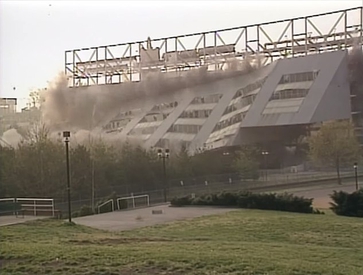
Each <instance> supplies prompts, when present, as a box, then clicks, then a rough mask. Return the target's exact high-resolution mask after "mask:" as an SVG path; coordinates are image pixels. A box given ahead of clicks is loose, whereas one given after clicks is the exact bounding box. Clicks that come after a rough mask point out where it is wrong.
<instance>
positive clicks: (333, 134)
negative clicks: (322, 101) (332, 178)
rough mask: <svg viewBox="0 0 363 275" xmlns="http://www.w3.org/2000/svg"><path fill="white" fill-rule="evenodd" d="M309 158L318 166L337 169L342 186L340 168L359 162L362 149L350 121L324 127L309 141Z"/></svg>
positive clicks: (332, 123) (337, 122) (336, 122)
mask: <svg viewBox="0 0 363 275" xmlns="http://www.w3.org/2000/svg"><path fill="white" fill-rule="evenodd" d="M308 143H309V156H310V158H311V160H312V161H313V162H314V163H315V164H318V165H322V166H331V167H335V169H336V172H337V178H338V183H339V184H341V178H340V167H341V166H342V165H347V164H350V165H352V164H353V163H354V162H357V161H358V159H359V158H360V155H361V148H360V145H359V143H358V140H357V138H356V137H355V135H354V126H353V125H352V123H350V122H349V121H335V122H331V123H327V124H323V126H322V127H321V128H320V129H319V131H318V132H317V133H316V134H315V135H312V136H311V137H310V138H309V139H308Z"/></svg>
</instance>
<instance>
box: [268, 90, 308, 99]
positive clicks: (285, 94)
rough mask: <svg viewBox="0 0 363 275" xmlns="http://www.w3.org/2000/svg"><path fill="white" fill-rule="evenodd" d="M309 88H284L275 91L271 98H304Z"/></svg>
mask: <svg viewBox="0 0 363 275" xmlns="http://www.w3.org/2000/svg"><path fill="white" fill-rule="evenodd" d="M308 92H309V89H286V90H281V91H275V92H274V93H273V94H272V96H271V98H270V101H271V100H279V99H289V98H304V97H306V96H307V94H308Z"/></svg>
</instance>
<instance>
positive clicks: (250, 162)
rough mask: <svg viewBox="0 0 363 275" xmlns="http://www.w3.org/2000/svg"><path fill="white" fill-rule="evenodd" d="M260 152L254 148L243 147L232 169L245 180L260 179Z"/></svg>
mask: <svg viewBox="0 0 363 275" xmlns="http://www.w3.org/2000/svg"><path fill="white" fill-rule="evenodd" d="M258 155H259V151H258V149H257V148H256V147H253V146H243V147H241V149H240V150H239V151H238V152H237V156H236V158H235V159H234V161H233V164H232V167H233V168H234V170H235V171H236V172H237V173H239V174H240V175H241V177H242V178H243V179H258V177H259V173H258V168H259V161H258Z"/></svg>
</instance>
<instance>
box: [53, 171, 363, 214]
mask: <svg viewBox="0 0 363 275" xmlns="http://www.w3.org/2000/svg"><path fill="white" fill-rule="evenodd" d="M259 174H260V176H259V179H257V180H251V179H243V177H242V176H241V175H239V174H223V175H209V176H203V177H194V178H187V179H172V180H169V181H168V188H167V198H168V200H170V199H171V198H173V197H177V196H184V195H190V194H192V193H194V194H205V193H212V192H219V191H222V190H226V191H238V190H263V189H271V188H278V187H279V186H280V187H282V186H284V185H290V184H297V185H304V184H308V183H309V182H315V181H321V180H335V179H337V173H336V171H332V170H325V171H304V172H293V173H292V172H286V171H282V170H261V171H260V172H259ZM340 175H341V177H342V178H343V179H344V178H353V177H354V170H353V169H351V168H346V169H341V173H340ZM358 175H359V177H361V176H363V170H360V171H358ZM128 189H129V190H132V189H131V188H130V187H128ZM124 190H125V186H114V187H113V188H112V189H110V190H103V191H104V192H103V194H109V195H110V194H111V193H113V192H115V193H116V194H117V196H116V198H121V197H130V196H131V194H132V196H134V197H135V198H136V197H137V196H141V195H148V198H149V202H148V204H149V205H155V204H160V203H164V189H162V188H161V186H159V188H158V189H154V190H147V189H145V190H141V191H139V192H134V193H125V192H124ZM118 191H119V192H118ZM94 201H95V202H96V205H94V206H92V200H91V199H86V200H77V201H72V202H71V205H72V210H73V211H76V210H78V209H80V208H81V207H82V206H83V205H87V206H90V207H97V202H99V201H104V197H97V198H95V200H94ZM67 207H68V204H67V202H66V201H60V200H58V201H57V202H56V209H57V210H61V211H63V212H64V213H66V211H67V209H68V208H67ZM117 207H118V206H117V205H115V207H114V208H115V209H117Z"/></svg>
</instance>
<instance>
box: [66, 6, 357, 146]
mask: <svg viewBox="0 0 363 275" xmlns="http://www.w3.org/2000/svg"><path fill="white" fill-rule="evenodd" d="M329 23H330V25H329ZM319 25H322V27H321V28H319ZM327 26H328V27H327ZM362 34H363V9H362V7H358V8H352V9H347V10H342V11H335V12H329V13H324V14H319V15H312V16H306V17H299V18H293V19H288V20H281V21H275V22H270V23H262V24H256V25H249V26H244V27H237V28H230V29H224V30H217V31H211V32H205V33H198V34H188V35H182V36H175V37H168V38H160V39H148V40H146V41H139V42H132V43H124V44H118V45H109V46H100V47H92V48H87V49H76V50H71V51H66V59H65V60H66V63H65V69H66V73H67V76H68V77H69V86H70V87H72V88H77V87H79V86H83V87H84V86H88V85H101V84H105V85H107V84H114V85H109V89H114V90H115V91H116V90H118V89H120V87H121V85H123V82H140V81H141V82H142V81H145V79H146V80H147V79H148V78H152V76H153V75H154V74H159V75H160V74H162V75H163V77H164V78H163V79H164V80H165V79H169V76H170V79H172V78H177V77H178V76H182V75H183V73H186V72H189V71H191V70H195V69H198V68H199V69H200V68H203V69H204V70H205V71H206V72H207V73H210V74H212V72H214V73H217V72H224V71H226V70H230V71H233V72H234V74H232V75H228V77H218V78H217V77H216V78H214V77H212V78H209V79H208V81H204V82H200V83H198V84H196V85H194V86H193V85H191V86H188V87H180V88H179V89H178V90H177V91H176V92H175V91H174V92H173V94H172V95H170V96H169V97H168V95H163V96H162V97H160V98H156V99H153V102H154V103H153V104H151V105H147V104H143V102H140V106H139V107H137V108H134V107H132V109H129V110H122V111H121V112H120V114H119V115H118V116H116V117H115V118H113V119H112V120H111V121H110V122H109V123H108V124H107V125H105V126H104V129H105V131H106V132H107V133H108V134H110V135H116V136H119V137H120V138H121V137H123V138H125V137H130V138H133V137H136V138H138V139H139V140H140V141H142V142H143V144H144V145H145V146H146V147H168V148H170V147H172V146H174V145H175V144H179V145H180V144H184V145H185V146H187V148H188V149H189V150H190V151H191V152H196V151H198V150H201V149H202V150H214V149H217V148H225V147H231V146H236V145H241V144H244V143H256V142H258V143H262V144H265V145H266V146H271V144H274V143H279V144H282V145H283V146H289V145H294V144H296V139H297V138H298V137H299V136H301V135H304V134H306V133H307V132H308V131H309V129H310V128H311V127H312V126H314V125H317V124H320V123H322V122H325V121H331V120H340V119H351V120H352V121H353V122H354V124H355V125H356V134H357V136H358V138H359V139H360V142H361V143H363V135H362V125H363V122H362V121H363V120H362V111H363V106H362V104H361V102H362V101H361V100H362V97H363V91H362V90H361V89H360V88H359V87H362V84H363V83H361V82H362V81H363V80H362V77H359V76H355V77H352V75H354V74H356V72H358V74H359V72H360V73H361V74H362V73H363V58H362V41H363V39H362V37H363V36H362ZM352 49H355V50H358V52H359V55H358V57H359V58H356V57H355V58H353V59H354V60H355V61H354V62H352V60H353V59H352V58H350V56H349V54H348V51H352ZM246 64H249V66H250V70H241V66H242V67H243V66H245V65H246ZM359 68H360V69H362V70H361V71H359V70H360V69H359ZM221 75H222V76H223V74H221ZM221 75H220V76H221ZM226 75H227V74H226ZM353 78H354V79H353ZM359 83H360V84H359ZM135 85H137V84H136V83H135ZM130 108H131V107H130ZM294 142H295V143H294Z"/></svg>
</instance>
